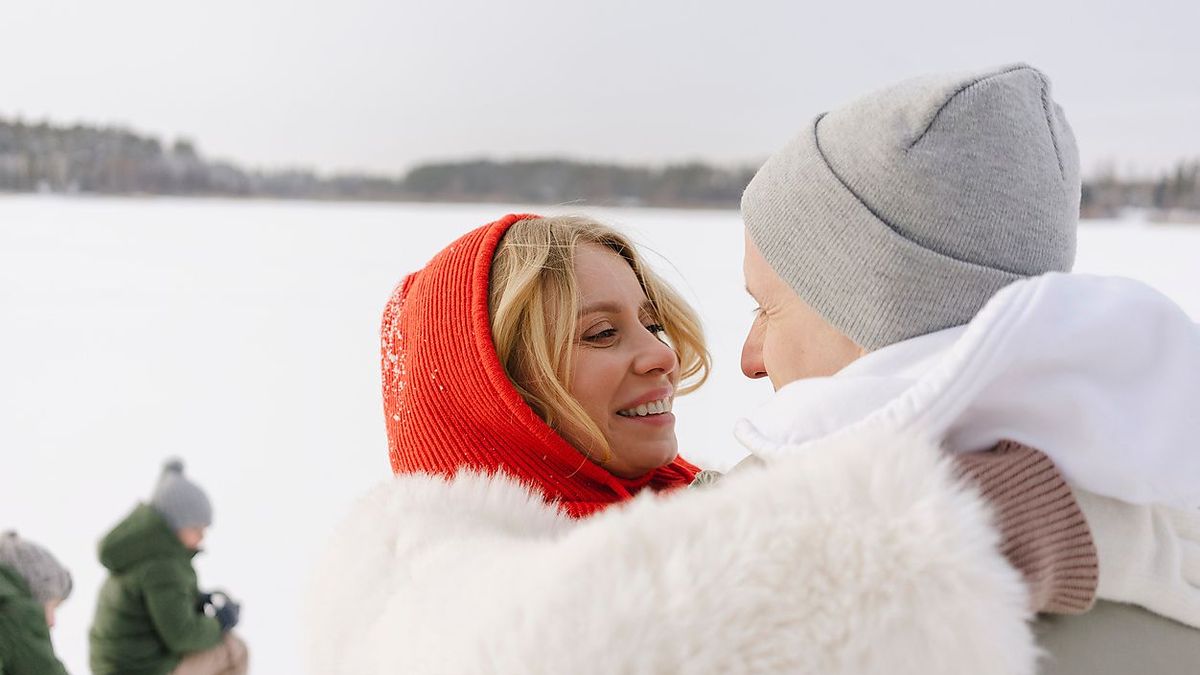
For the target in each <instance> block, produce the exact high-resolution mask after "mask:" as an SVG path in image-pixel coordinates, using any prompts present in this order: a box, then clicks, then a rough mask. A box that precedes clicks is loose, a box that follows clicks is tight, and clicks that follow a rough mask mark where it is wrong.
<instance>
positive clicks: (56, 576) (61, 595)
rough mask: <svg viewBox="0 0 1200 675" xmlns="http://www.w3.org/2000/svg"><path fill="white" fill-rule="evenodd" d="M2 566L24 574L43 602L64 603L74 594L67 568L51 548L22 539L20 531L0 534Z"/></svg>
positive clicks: (35, 595) (37, 597)
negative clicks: (48, 549)
mask: <svg viewBox="0 0 1200 675" xmlns="http://www.w3.org/2000/svg"><path fill="white" fill-rule="evenodd" d="M0 565H4V566H5V567H8V568H10V569H12V571H14V572H16V573H17V574H19V575H21V578H23V579H24V580H25V583H27V584H29V591H30V593H32V594H33V599H34V600H36V601H37V602H39V603H42V604H45V603H47V602H51V601H53V600H58V601H59V602H61V601H63V600H66V599H67V598H68V597H70V595H71V588H72V587H73V586H74V584H73V582H72V581H71V573H70V572H68V571H67V568H65V567H63V566H62V563H60V562H58V560H57V559H56V558H55V557H54V556H53V555H51V553H50V551H47V550H46V549H44V548H42V547H41V546H38V545H37V544H35V543H33V542H32V541H29V540H27V539H22V538H21V537H20V535H18V534H17V533H16V532H5V533H4V534H0Z"/></svg>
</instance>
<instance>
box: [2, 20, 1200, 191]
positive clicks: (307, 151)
mask: <svg viewBox="0 0 1200 675" xmlns="http://www.w3.org/2000/svg"><path fill="white" fill-rule="evenodd" d="M875 4H877V5H878V6H877V7H871V6H870V4H869V3H863V2H844V3H837V2H828V1H827V2H822V3H804V2H765V1H757V0H747V1H742V2H683V1H679V0H641V1H639V2H628V1H624V0H606V1H605V2H599V1H592V2H581V1H571V0H492V1H488V0H447V1H445V2H437V3H434V2H429V3H423V2H413V1H411V0H206V1H204V2H196V1H191V2H178V1H176V0H105V1H103V2H99V1H95V0H0V115H3V116H6V117H12V116H14V115H17V114H20V115H22V116H24V117H25V118H26V119H35V120H40V119H42V118H49V119H50V120H52V121H55V122H59V123H65V122H75V121H82V122H88V123H116V124H121V125H127V126H130V127H133V128H134V129H137V130H141V131H145V132H149V133H153V134H155V135H158V136H160V137H162V138H164V139H165V140H172V139H174V138H175V137H177V136H181V135H182V136H186V137H189V138H191V139H194V140H195V141H196V142H197V143H198V145H199V146H200V149H201V151H202V152H204V153H205V154H206V155H208V156H214V157H222V158H228V159H233V160H235V161H237V162H240V163H243V164H245V165H247V166H261V167H282V166H298V167H310V168H315V169H319V170H324V171H333V170H351V169H365V170H371V171H385V172H402V171H404V170H406V169H407V168H409V167H410V166H412V165H413V164H414V163H416V162H419V161H422V160H427V159H455V158H464V157H480V156H490V157H494V158H510V157H533V156H546V155H566V156H572V157H578V158H586V159H605V160H617V161H623V162H644V161H651V162H665V161H677V160H684V159H702V160H709V161H719V162H730V161H754V160H758V159H761V158H763V157H765V156H766V155H767V154H769V153H770V152H771V151H773V150H774V149H775V148H777V147H778V146H780V145H782V144H783V143H784V142H785V141H786V140H787V139H788V138H789V137H790V136H792V135H793V134H794V133H796V132H797V131H798V130H799V129H800V128H801V126H802V125H803V123H804V121H805V120H807V119H809V118H810V117H812V116H813V115H814V114H815V113H818V112H820V111H822V110H825V109H828V108H829V107H832V106H835V105H837V104H838V103H840V102H843V101H845V100H847V99H849V98H853V97H855V96H857V95H859V94H861V93H864V92H866V91H869V90H871V89H873V88H876V87H878V86H881V85H884V84H887V83H889V82H891V81H893V80H897V79H901V78H905V77H908V76H911V75H916V74H923V73H927V72H931V71H941V70H957V69H963V68H973V67H978V66H986V65H992V64H998V63H1005V62H1010V61H1017V60H1021V61H1027V62H1030V63H1032V64H1034V65H1036V66H1038V67H1040V68H1042V69H1043V70H1045V71H1046V72H1047V73H1048V74H1049V75H1050V77H1051V79H1052V81H1053V84H1054V91H1055V97H1056V98H1057V99H1058V101H1059V102H1060V103H1061V104H1062V105H1063V107H1064V108H1065V109H1066V111H1067V115H1068V118H1069V119H1070V121H1071V122H1072V124H1073V125H1074V127H1075V131H1076V135H1077V137H1078V138H1079V143H1080V147H1081V152H1082V155H1083V166H1084V168H1085V170H1086V171H1089V172H1090V171H1093V170H1094V169H1095V168H1096V167H1097V166H1098V165H1099V164H1100V163H1101V162H1105V161H1113V162H1115V163H1116V164H1117V166H1118V168H1120V169H1123V170H1128V169H1130V168H1134V169H1139V170H1152V169H1158V168H1161V167H1164V166H1167V165H1169V164H1171V163H1173V162H1174V161H1175V160H1176V159H1179V158H1183V157H1190V158H1195V157H1200V2H1198V1H1197V0H1144V1H1137V2H1135V1H1132V0H1127V1H1123V2H1112V1H1109V0H1093V1H1091V2H1077V3H1074V2H1072V3H1067V2H1053V1H1052V0H1041V1H1030V0H1011V1H1008V2H968V1H966V0H915V1H913V0H909V1H901V2H879V3H875Z"/></svg>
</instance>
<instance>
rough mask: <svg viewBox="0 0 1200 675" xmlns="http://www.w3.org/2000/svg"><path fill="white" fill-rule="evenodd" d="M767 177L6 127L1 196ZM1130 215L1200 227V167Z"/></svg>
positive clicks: (1093, 201) (580, 195) (676, 197)
mask: <svg viewBox="0 0 1200 675" xmlns="http://www.w3.org/2000/svg"><path fill="white" fill-rule="evenodd" d="M755 168H756V167H755V166H754V165H751V164H749V163H747V164H746V165H745V166H741V167H732V168H731V167H719V166H713V165H709V164H703V163H699V162H692V163H686V164H675V165H668V166H664V167H657V168H653V167H646V166H629V165H619V164H604V163H594V162H581V161H572V160H566V159H534V160H512V161H491V160H472V161H457V162H439V163H426V164H421V165H418V166H416V167H415V168H413V169H412V170H411V171H409V172H408V173H407V174H406V175H404V176H383V175H369V174H342V175H321V174H318V173H316V172H313V171H306V170H282V171H257V170H248V169H244V168H242V167H239V166H237V165H235V164H233V163H231V162H225V161H219V160H213V159H208V158H206V157H204V156H203V155H202V154H201V153H200V151H199V150H198V149H197V147H196V145H195V144H194V143H193V142H191V141H189V140H186V139H179V140H176V141H174V142H173V143H169V144H167V143H163V142H162V141H160V140H159V139H157V138H153V137H150V136H146V135H143V134H138V133H135V132H133V131H130V130H127V129H122V128H112V127H95V126H85V125H74V126H56V125H53V124H50V123H47V122H39V123H27V122H24V121H21V120H13V121H10V120H5V119H3V118H0V191H9V192H59V193H91V194H108V195H192V196H227V197H264V198H282V199H330V200H383V201H450V202H516V203H528V204H562V203H576V202H582V203H585V204H595V205H619V206H668V207H706V208H737V205H738V200H739V198H740V196H741V193H742V189H743V188H745V186H746V184H747V183H748V182H749V181H750V178H751V177H752V176H753V175H754V170H755ZM1129 208H1137V209H1144V210H1147V211H1149V212H1151V216H1152V218H1154V219H1159V220H1190V221H1196V220H1200V218H1198V217H1197V214H1200V160H1195V161H1186V162H1180V163H1179V164H1178V165H1177V166H1176V167H1175V169H1174V170H1172V171H1169V172H1167V173H1166V174H1164V175H1161V176H1157V177H1154V178H1142V179H1122V178H1118V177H1116V176H1115V175H1112V174H1109V175H1104V176H1099V177H1095V178H1092V179H1089V180H1087V181H1085V183H1084V186H1083V202H1082V210H1083V213H1084V215H1085V216H1088V217H1093V218H1096V217H1110V216H1116V215H1118V214H1119V213H1121V212H1122V211H1123V210H1125V209H1129Z"/></svg>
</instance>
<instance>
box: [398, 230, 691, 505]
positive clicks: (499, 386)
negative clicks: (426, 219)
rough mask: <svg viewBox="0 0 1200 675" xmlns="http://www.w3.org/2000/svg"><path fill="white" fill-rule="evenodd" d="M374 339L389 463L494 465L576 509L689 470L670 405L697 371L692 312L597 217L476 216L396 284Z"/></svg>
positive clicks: (424, 468) (661, 485) (491, 469)
mask: <svg viewBox="0 0 1200 675" xmlns="http://www.w3.org/2000/svg"><path fill="white" fill-rule="evenodd" d="M382 338H383V360H382V365H383V380H384V387H383V398H384V407H385V410H386V412H387V424H388V441H389V449H390V455H391V462H392V469H393V470H394V471H395V472H396V473H397V474H407V473H414V472H423V473H435V474H441V475H444V476H453V475H455V474H457V473H458V472H459V471H461V470H464V469H471V470H476V471H484V472H488V473H502V474H506V475H508V476H510V477H513V478H516V479H518V480H520V481H521V482H523V483H525V484H527V485H530V486H532V487H535V488H537V490H538V491H539V492H540V493H541V495H542V496H543V497H544V498H545V500H546V501H548V502H551V503H554V504H555V505H556V506H557V507H559V508H562V509H563V510H564V511H565V512H566V513H568V514H570V515H572V516H586V515H590V514H591V513H594V512H595V511H597V510H600V509H602V508H603V507H605V506H607V505H610V504H615V503H618V502H622V501H625V500H628V499H630V498H631V497H633V496H634V495H635V494H637V493H639V492H641V491H642V490H645V489H649V490H650V491H661V490H668V489H671V488H675V487H680V486H685V485H688V484H689V483H691V482H692V479H693V478H694V476H695V475H696V473H697V469H696V467H694V466H693V465H691V464H690V463H688V462H687V461H686V460H684V459H682V458H680V457H679V456H678V449H677V447H676V446H677V444H676V437H675V426H674V415H673V414H671V412H670V407H671V402H672V400H673V399H674V397H675V396H676V395H678V394H683V393H687V392H688V391H691V390H693V389H695V388H696V387H698V386H700V384H701V383H703V381H704V379H705V378H706V377H707V375H708V370H709V357H708V352H707V350H706V349H705V346H704V338H703V334H702V332H701V330H700V324H699V320H698V319H697V318H696V315H695V313H694V312H693V311H692V309H691V308H690V307H689V306H688V305H687V304H686V303H685V302H684V301H683V300H682V298H681V297H680V296H679V295H678V294H677V293H676V292H675V291H674V290H673V289H671V288H670V287H669V286H668V285H667V284H666V283H664V282H663V281H662V280H661V279H659V278H658V276H657V275H655V274H654V272H653V271H652V270H650V269H649V268H648V267H647V266H646V265H645V264H644V263H643V262H642V259H641V257H640V256H639V255H638V253H637V250H636V249H635V248H634V246H633V244H632V243H631V242H630V241H629V240H628V239H626V238H625V237H624V236H623V235H621V234H620V233H618V232H616V231H615V230H613V229H611V228H609V227H606V226H604V225H602V224H601V223H598V222H596V221H594V220H591V219H588V218H582V217H561V218H540V217H537V216H524V215H510V216H506V217H505V218H503V219H501V220H499V221H496V222H494V223H490V224H488V225H485V226H484V227H481V228H478V229H476V230H473V231H472V232H470V233H468V234H466V235H464V236H463V237H461V238H460V239H459V240H457V241H455V242H454V243H452V244H450V246H448V247H446V248H445V249H443V250H442V251H441V252H440V253H439V254H438V255H436V256H435V257H434V258H433V260H431V261H430V262H429V264H428V265H426V267H425V268H424V269H422V270H420V271H418V272H415V273H413V274H411V275H409V276H408V277H406V278H405V279H404V281H403V282H402V283H401V284H400V286H399V287H397V289H396V290H395V292H394V293H393V294H392V298H391V301H390V302H389V303H388V306H387V308H386V309H385V311H384V319H383V327H382Z"/></svg>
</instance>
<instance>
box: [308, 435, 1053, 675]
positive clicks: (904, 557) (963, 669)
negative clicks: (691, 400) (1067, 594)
mask: <svg viewBox="0 0 1200 675" xmlns="http://www.w3.org/2000/svg"><path fill="white" fill-rule="evenodd" d="M951 476H952V472H951V469H950V468H949V466H948V464H947V462H946V460H945V459H944V458H943V457H942V453H941V452H939V450H938V449H936V448H934V447H932V446H930V445H928V444H925V443H922V442H919V441H903V442H897V440H896V439H895V438H892V439H890V440H889V441H888V442H873V441H870V440H866V439H858V440H854V439H842V440H840V441H838V442H837V444H836V445H825V446H818V447H814V448H812V449H811V450H810V451H808V452H805V453H803V455H801V456H797V457H791V458H787V459H782V460H779V461H778V462H775V463H772V464H769V465H767V466H765V467H762V468H755V469H749V470H746V471H742V472H737V473H735V474H733V475H730V476H728V477H727V478H726V479H725V480H723V481H722V482H720V483H719V484H717V485H715V486H710V487H705V488H696V489H691V490H683V491H679V492H676V493H674V494H671V495H667V496H654V495H644V496H642V497H639V498H638V499H636V500H634V501H633V502H631V503H629V504H627V505H625V506H622V507H617V508H612V509H609V510H607V511H605V512H602V513H600V514H598V515H596V516H593V517H591V518H588V519H585V520H580V521H572V520H570V519H568V518H566V517H564V516H561V515H559V514H558V513H557V512H556V511H555V510H553V509H552V508H549V507H547V506H546V505H544V504H543V503H542V500H541V499H540V498H538V497H536V496H534V495H532V494H531V493H529V492H528V491H527V490H526V489H524V488H523V487H521V486H520V485H518V484H515V483H513V482H511V481H509V480H506V479H504V478H499V477H485V476H479V475H460V476H459V477H458V478H456V479H455V480H453V481H444V480H441V479H438V478H433V477H428V476H405V477H399V478H396V479H394V480H392V481H390V482H388V483H387V484H384V485H381V486H379V487H378V488H377V489H375V490H374V491H373V492H371V493H370V494H368V495H367V496H366V497H364V498H363V499H362V500H361V501H360V502H359V503H358V505H357V506H356V507H355V509H354V510H353V512H352V513H351V514H350V515H349V517H348V518H347V519H346V520H345V522H344V523H343V524H342V526H341V527H340V529H339V530H338V532H337V533H336V535H335V537H334V539H333V541H332V542H330V544H329V547H328V552H327V555H326V556H325V558H324V559H323V560H322V561H321V562H320V563H319V565H318V569H317V573H316V579H315V588H314V589H313V591H312V592H311V593H310V594H309V597H310V598H312V603H311V607H310V609H309V617H308V628H309V631H310V633H309V636H308V640H307V645H306V649H307V650H308V651H309V665H310V672H311V673H313V674H314V675H374V674H383V673H396V674H401V673H403V674H405V675H412V674H416V673H431V674H432V673H437V674H439V675H443V674H457V673H464V674H466V673H471V674H475V673H514V674H517V673H520V674H525V673H545V674H547V675H564V674H567V673H572V674H589V673H596V674H600V673H605V674H607V673H814V674H816V673H821V674H823V675H836V674H840V673H844V674H847V675H850V674H854V675H871V674H876V673H878V674H883V673H887V674H889V675H905V674H909V673H912V674H917V673H920V674H922V675H928V674H931V673H946V674H950V673H954V674H956V675H957V674H959V673H973V674H974V675H990V674H993V673H994V674H1001V673H1005V674H1022V673H1033V672H1034V670H1035V654H1036V648H1035V646H1034V642H1033V638H1032V635H1031V633H1030V629H1029V626H1028V624H1027V622H1026V620H1027V619H1028V618H1029V614H1028V611H1027V609H1026V602H1027V598H1026V592H1025V589H1024V587H1023V585H1022V582H1021V578H1020V576H1019V574H1018V573H1017V571H1016V570H1014V569H1013V568H1011V567H1010V566H1009V565H1008V564H1007V563H1006V562H1005V560H1004V559H1003V558H1002V556H1001V555H1000V554H999V553H998V552H997V541H998V535H997V534H996V532H995V531H994V530H993V529H992V527H991V525H990V524H989V514H988V512H987V508H986V506H984V504H983V502H982V501H981V499H980V498H979V497H978V496H977V495H976V494H975V493H974V492H972V491H971V490H969V489H967V488H964V487H962V486H960V485H959V484H957V483H956V482H955V480H954V479H953V478H952V477H951Z"/></svg>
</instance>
